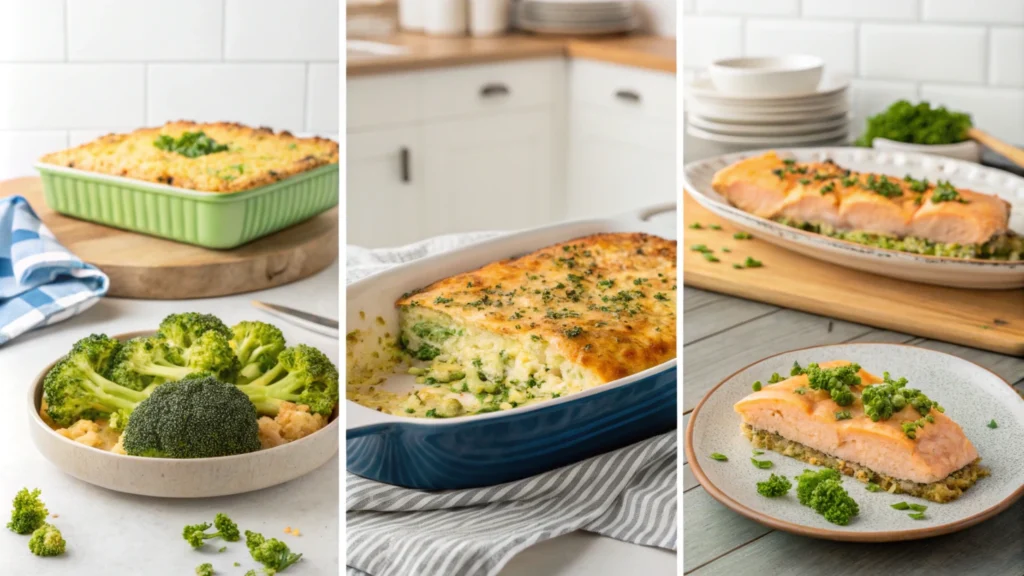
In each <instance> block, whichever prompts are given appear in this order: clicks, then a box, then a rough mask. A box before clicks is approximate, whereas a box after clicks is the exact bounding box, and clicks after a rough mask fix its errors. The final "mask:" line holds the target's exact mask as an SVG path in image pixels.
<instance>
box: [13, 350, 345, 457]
mask: <svg viewBox="0 0 1024 576" xmlns="http://www.w3.org/2000/svg"><path fill="white" fill-rule="evenodd" d="M153 334H154V332H153V331H152V330H139V331H135V332H125V333H123V334H116V335H114V336H113V338H117V339H118V340H127V339H129V338H135V337H137V336H151V335H153ZM59 361H60V358H58V359H56V360H54V361H53V362H51V363H50V364H48V365H47V366H46V368H44V369H43V371H42V372H40V373H39V375H38V376H36V378H35V380H33V382H32V386H30V387H29V393H28V407H29V411H30V412H31V413H32V424H33V425H36V426H42V427H43V428H45V429H46V430H49V431H50V433H51V434H53V435H54V436H55V437H57V438H59V439H60V441H62V442H63V443H64V444H67V445H70V446H76V447H78V448H81V449H83V450H91V451H93V452H95V453H98V454H99V457H102V458H106V457H109V458H114V459H118V460H124V459H128V460H136V461H142V462H154V463H156V462H158V463H160V464H162V465H165V464H168V463H174V464H178V463H183V462H188V463H196V462H200V463H201V462H228V461H231V460H242V459H245V458H246V457H249V456H252V455H253V454H257V453H259V454H269V453H271V452H273V451H274V450H280V449H286V448H288V447H289V446H293V447H294V446H297V445H300V443H302V442H305V441H307V440H309V439H310V438H312V437H313V435H314V434H321V433H324V432H327V431H329V430H330V431H331V433H333V434H337V433H338V428H339V424H338V422H339V421H340V418H339V416H340V412H339V414H338V416H335V417H334V418H333V419H332V420H331V421H330V422H328V423H327V425H326V426H324V427H323V428H321V429H320V430H317V431H316V432H314V433H313V434H310V435H309V436H306V437H303V438H300V439H298V440H295V441H294V442H289V443H287V444H282V445H280V446H274V447H273V448H266V449H260V450H257V451H256V452H246V453H245V454H232V455H230V456H214V457H210V458H153V457H149V456H131V455H129V454H118V453H116V452H110V451H108V450H100V449H99V448H94V447H92V446H86V445H85V444H82V443H80V442H75V441H74V440H72V439H70V438H68V437H66V436H62V435H60V434H57V431H56V430H54V429H53V428H50V426H49V425H48V424H47V423H46V422H44V421H43V418H42V417H41V416H40V415H39V407H38V406H37V405H36V396H37V395H38V397H39V398H40V399H42V397H43V380H44V379H45V378H46V374H47V373H49V372H50V370H51V369H52V368H53V367H54V365H56V364H57V362H59ZM93 452H90V453H89V454H91V455H92V454H93Z"/></svg>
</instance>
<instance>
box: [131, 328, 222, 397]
mask: <svg viewBox="0 0 1024 576" xmlns="http://www.w3.org/2000/svg"><path fill="white" fill-rule="evenodd" d="M237 372H238V359H237V358H235V354H234V352H232V351H231V345H230V344H229V343H228V340H227V338H225V337H224V336H223V335H222V334H221V333H219V332H215V331H210V332H206V333H204V334H203V335H201V336H199V337H198V338H196V339H195V340H193V342H192V346H191V347H189V348H186V349H178V348H176V347H175V346H174V345H172V344H170V343H169V342H168V341H167V340H165V339H164V338H161V337H150V338H133V339H131V340H129V341H127V342H125V343H124V346H122V347H121V351H120V352H118V355H117V357H116V359H115V365H114V368H113V370H111V378H112V379H113V380H114V381H115V382H117V383H118V384H121V385H122V386H127V387H129V388H134V389H142V388H144V387H146V386H149V385H156V384H163V383H164V382H173V381H175V380H181V379H182V378H185V377H186V376H190V375H193V374H203V373H206V374H211V375H213V376H215V377H217V378H218V379H220V380H222V381H225V382H233V381H234V379H235V375H236V373H237Z"/></svg>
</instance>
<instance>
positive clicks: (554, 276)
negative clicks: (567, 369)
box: [396, 233, 676, 382]
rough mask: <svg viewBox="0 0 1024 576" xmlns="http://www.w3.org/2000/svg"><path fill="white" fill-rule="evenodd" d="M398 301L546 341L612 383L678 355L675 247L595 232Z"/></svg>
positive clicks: (636, 235) (633, 235)
mask: <svg viewBox="0 0 1024 576" xmlns="http://www.w3.org/2000/svg"><path fill="white" fill-rule="evenodd" d="M396 305H397V306H422V307H424V308H428V309H431V310H434V311H437V312H441V313H444V314H447V315H449V316H450V317H452V318H453V319H455V320H456V321H458V322H461V323H463V324H469V325H475V326H477V327H479V328H481V329H483V330H486V331H489V332H494V333H498V334H502V335H505V336H511V337H524V336H531V337H535V338H543V339H544V340H546V341H548V342H550V343H552V344H554V345H555V346H556V347H557V348H558V350H559V353H560V354H562V355H563V356H564V357H565V358H566V359H567V360H568V361H570V362H572V363H573V364H576V365H578V366H581V367H583V368H584V369H585V370H587V371H589V372H591V373H592V374H594V375H595V376H597V377H598V378H599V379H600V380H602V381H603V382H611V381H613V380H616V379H618V378H623V377H625V376H628V375H630V374H635V373H637V372H640V371H642V370H645V369H647V368H650V367H652V366H656V365H658V364H661V363H662V362H665V361H667V360H670V359H672V358H674V357H675V355H676V243H675V242H673V241H669V240H665V239H663V238H659V237H657V236H651V235H647V234H640V233H628V234H625V233H616V234H595V235H593V236H587V237H584V238H578V239H575V240H570V241H569V242H564V243H562V244H557V245H555V246H550V247H548V248H544V249H541V250H538V251H536V252H533V253H530V254H527V255H525V256H521V257H518V258H512V259H508V260H503V261H500V262H494V263H492V264H488V265H487V266H484V267H483V268H480V269H478V270H474V271H472V272H466V273H463V274H458V275H456V276H452V277H450V278H446V279H444V280H441V281H439V282H435V283H434V284H431V285H430V286H427V287H426V288H424V289H422V290H420V291H418V292H416V293H414V294H412V295H406V296H405V297H403V298H401V299H400V300H398V302H397V303H396Z"/></svg>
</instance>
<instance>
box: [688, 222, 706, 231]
mask: <svg viewBox="0 0 1024 576" xmlns="http://www.w3.org/2000/svg"><path fill="white" fill-rule="evenodd" d="M690 229H691V230H703V229H704V227H703V226H701V225H700V222H694V223H693V224H690Z"/></svg>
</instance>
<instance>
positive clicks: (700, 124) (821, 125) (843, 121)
mask: <svg viewBox="0 0 1024 576" xmlns="http://www.w3.org/2000/svg"><path fill="white" fill-rule="evenodd" d="M686 119H687V122H688V123H689V124H690V125H693V126H695V127H697V128H700V129H701V130H705V131H707V132H711V133H719V134H722V135H725V136H747V135H749V136H763V135H764V133H766V132H767V133H772V132H773V131H775V130H779V129H789V130H808V132H794V133H792V134H779V137H780V138H785V137H786V136H803V135H805V134H813V133H814V131H815V130H832V129H835V128H838V127H840V126H849V124H850V120H851V119H852V118H851V115H850V114H846V115H843V116H839V117H836V118H834V119H832V120H820V121H812V122H794V123H792V124H736V123H732V122H719V121H718V120H711V119H710V118H705V117H704V116H701V115H700V114H687V116H686ZM729 131H732V132H729ZM739 131H749V132H750V133H749V134H738V132H739ZM753 132H760V133H761V134H754V133H753Z"/></svg>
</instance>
